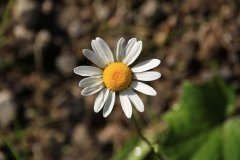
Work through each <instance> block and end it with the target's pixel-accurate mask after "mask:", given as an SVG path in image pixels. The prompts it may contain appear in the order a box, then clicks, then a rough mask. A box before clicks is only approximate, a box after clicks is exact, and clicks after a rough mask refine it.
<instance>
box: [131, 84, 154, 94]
mask: <svg viewBox="0 0 240 160" xmlns="http://www.w3.org/2000/svg"><path fill="white" fill-rule="evenodd" d="M131 86H132V88H134V89H135V90H137V91H139V92H142V93H143V94H146V95H150V96H156V95H157V92H156V91H155V90H154V89H153V88H152V87H150V86H149V85H147V84H145V83H142V82H137V81H133V82H132V84H131Z"/></svg>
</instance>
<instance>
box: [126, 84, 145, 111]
mask: <svg viewBox="0 0 240 160" xmlns="http://www.w3.org/2000/svg"><path fill="white" fill-rule="evenodd" d="M126 94H127V96H128V98H129V99H130V100H131V102H132V103H133V104H134V106H135V107H136V109H137V110H138V111H139V112H143V111H144V104H143V102H142V100H141V98H140V97H139V96H138V95H137V94H136V93H135V92H134V91H133V90H132V89H130V88H129V89H128V90H126Z"/></svg>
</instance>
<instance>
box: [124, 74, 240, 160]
mask: <svg viewBox="0 0 240 160" xmlns="http://www.w3.org/2000/svg"><path fill="white" fill-rule="evenodd" d="M235 103H236V96H235V93H234V90H233V88H231V87H229V86H227V85H226V84H224V82H223V81H221V80H218V79H214V80H212V81H210V82H208V83H206V84H203V85H193V84H191V83H189V82H186V83H184V85H183V95H182V97H181V98H180V100H179V101H178V103H177V104H176V105H174V106H173V107H172V109H171V110H170V111H168V112H167V113H165V114H164V115H163V120H164V121H165V122H166V124H167V130H165V131H162V132H160V133H159V131H156V132H155V135H152V136H151V140H152V141H154V142H155V141H157V142H158V144H159V146H158V148H159V150H160V152H161V154H163V155H164V156H165V157H167V158H165V159H170V160H189V159H191V160H239V159H240V152H239V150H240V116H236V117H232V115H233V113H234V111H235V110H236V104H235ZM146 135H147V134H146ZM142 144H143V142H142V141H139V142H137V143H135V145H132V146H131V149H129V148H128V152H126V151H125V152H121V151H120V153H123V154H122V158H123V159H125V160H145V159H153V158H152V157H153V156H152V153H151V152H150V150H149V149H147V148H144V147H142V148H144V150H143V154H142V155H141V156H139V157H136V156H134V148H135V147H137V146H141V145H142ZM125 149H126V148H125ZM123 151H124V149H123ZM149 157H150V158H149Z"/></svg>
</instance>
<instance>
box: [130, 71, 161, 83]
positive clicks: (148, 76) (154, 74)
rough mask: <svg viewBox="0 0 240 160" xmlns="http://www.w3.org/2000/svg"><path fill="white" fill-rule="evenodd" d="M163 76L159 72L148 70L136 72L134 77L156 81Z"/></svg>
mask: <svg viewBox="0 0 240 160" xmlns="http://www.w3.org/2000/svg"><path fill="white" fill-rule="evenodd" d="M160 77H161V74H160V73H159V72H155V71H148V72H141V73H134V74H133V78H135V79H137V80H140V81H154V80H156V79H158V78H160Z"/></svg>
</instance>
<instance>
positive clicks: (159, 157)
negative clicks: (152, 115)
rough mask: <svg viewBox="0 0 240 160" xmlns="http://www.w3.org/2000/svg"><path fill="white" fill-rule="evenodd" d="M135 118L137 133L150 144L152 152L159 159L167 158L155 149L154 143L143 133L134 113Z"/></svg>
mask: <svg viewBox="0 0 240 160" xmlns="http://www.w3.org/2000/svg"><path fill="white" fill-rule="evenodd" d="M132 118H133V122H134V125H135V127H136V129H137V133H138V135H139V136H140V138H141V139H142V140H143V141H144V142H145V143H146V144H147V145H148V147H149V148H150V150H151V151H152V153H154V155H155V156H156V157H157V158H158V159H159V160H164V159H165V158H163V157H162V156H161V155H160V154H159V153H158V152H157V151H155V149H154V148H153V145H152V143H151V142H150V141H149V140H148V139H147V138H146V137H145V136H144V135H143V133H142V130H141V128H140V125H139V124H138V122H137V120H136V118H135V116H134V114H133V116H132Z"/></svg>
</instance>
